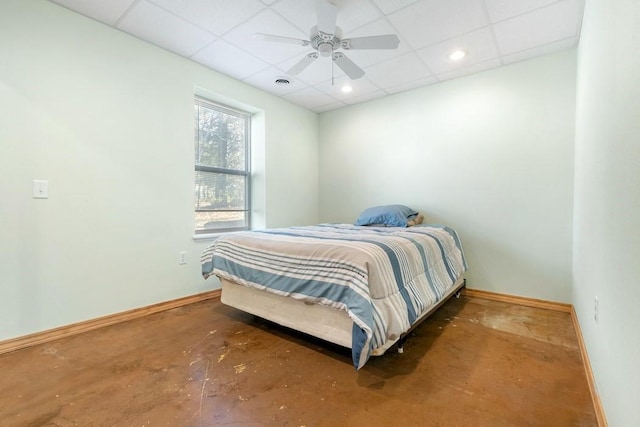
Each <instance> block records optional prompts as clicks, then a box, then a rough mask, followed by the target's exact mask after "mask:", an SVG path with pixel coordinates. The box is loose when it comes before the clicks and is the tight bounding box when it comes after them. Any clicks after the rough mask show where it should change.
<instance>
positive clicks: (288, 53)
mask: <svg viewBox="0 0 640 427" xmlns="http://www.w3.org/2000/svg"><path fill="white" fill-rule="evenodd" d="M255 33H267V34H275V35H279V36H285V37H292V38H296V39H306V36H305V34H304V33H303V32H302V31H300V30H299V29H298V28H296V27H294V26H293V25H291V24H290V23H288V22H287V21H286V20H284V19H283V18H282V17H281V16H280V15H278V14H277V13H275V12H274V11H272V10H271V9H265V10H264V11H262V12H260V13H258V14H257V15H255V16H254V17H252V18H250V19H249V20H247V21H246V22H244V23H243V24H242V25H239V26H237V27H236V28H234V29H233V30H231V31H229V32H228V33H227V34H225V35H224V37H223V38H224V39H225V40H226V41H227V42H229V43H232V44H234V45H236V46H242V48H243V49H244V50H245V51H247V52H249V53H251V54H253V55H255V56H257V57H258V58H260V59H262V60H263V61H265V62H268V63H269V64H272V65H274V64H277V63H279V62H282V61H284V60H285V59H288V58H291V57H293V56H296V55H302V54H304V53H305V52H306V51H307V50H308V49H309V48H308V47H303V46H300V45H296V44H289V43H276V42H269V41H265V40H261V39H257V38H255V37H254V35H255Z"/></svg>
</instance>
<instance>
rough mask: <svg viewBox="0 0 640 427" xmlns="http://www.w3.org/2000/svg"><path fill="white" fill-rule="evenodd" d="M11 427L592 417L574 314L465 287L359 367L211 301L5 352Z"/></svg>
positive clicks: (523, 422) (323, 346)
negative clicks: (400, 346) (397, 344)
mask: <svg viewBox="0 0 640 427" xmlns="http://www.w3.org/2000/svg"><path fill="white" fill-rule="evenodd" d="M0 425H1V426H77V425H78V426H112V425H113V426H213V425H233V426H263V425H277V426H318V425H327V426H328V425H332V426H333V425H336V426H377V425H381V426H382V425H383V426H594V425H596V417H595V412H594V408H593V405H592V402H591V398H590V395H589V391H588V385H587V380H586V376H585V373H584V367H583V364H582V361H581V358H580V352H579V349H578V342H577V339H576V334H575V330H574V329H573V326H572V322H571V318H570V315H569V314H567V313H562V312H555V311H548V310H542V309H534V308H528V307H522V306H518V305H511V304H506V303H501V302H495V301H488V300H484V299H479V298H470V297H466V296H463V297H462V298H460V299H452V300H450V301H449V302H448V303H447V304H445V305H444V306H443V307H442V308H441V309H440V310H439V311H438V312H436V313H435V314H434V315H433V316H432V317H431V318H430V319H428V320H427V321H426V322H424V323H423V324H422V325H421V326H420V327H418V328H417V329H416V330H415V332H414V333H413V334H412V337H411V338H410V339H409V341H408V342H407V343H406V345H405V352H404V353H403V354H398V353H397V352H396V351H395V348H393V349H391V350H390V351H388V352H387V354H385V355H384V356H381V357H374V358H372V359H371V360H370V361H369V362H368V363H367V365H366V366H365V367H364V368H363V369H361V370H360V371H358V372H356V371H355V370H354V368H353V366H352V364H351V356H350V352H349V350H346V349H343V348H341V347H337V346H333V345H331V344H327V343H325V342H322V341H319V340H316V339H313V338H310V337H307V336H304V335H302V334H298V333H296V332H293V331H290V330H286V329H283V328H280V327H278V326H276V325H273V324H271V323H269V322H266V321H264V320H261V319H258V318H255V317H253V316H251V315H247V314H245V313H241V312H238V311H236V310H234V309H232V308H229V307H226V306H224V305H222V304H221V303H220V302H219V301H215V300H214V301H206V302H202V303H197V304H192V305H190V306H185V307H182V308H178V309H174V310H170V311H167V312H163V313H159V314H155V315H151V316H148V317H146V318H143V319H138V320H133V321H129V322H126V323H122V324H119V325H115V326H111V327H106V328H103V329H99V330H96V331H92V332H87V333H84V334H81V335H77V336H74V337H70V338H65V339H61V340H58V341H55V342H50V343H48V344H44V345H39V346H36V347H32V348H28V349H24V350H20V351H16V352H13V353H9V354H5V355H3V356H0Z"/></svg>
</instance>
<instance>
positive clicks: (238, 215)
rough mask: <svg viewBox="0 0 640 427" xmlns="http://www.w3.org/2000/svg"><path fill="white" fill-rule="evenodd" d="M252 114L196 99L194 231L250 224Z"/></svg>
mask: <svg viewBox="0 0 640 427" xmlns="http://www.w3.org/2000/svg"><path fill="white" fill-rule="evenodd" d="M250 120H251V116H250V114H249V113H247V112H243V111H237V110H234V109H231V108H229V107H226V106H223V105H219V104H215V103H213V102H212V101H209V100H206V99H204V98H199V97H197V98H196V100H195V188H194V190H195V194H194V196H195V218H196V234H206V233H216V232H222V231H236V230H246V229H248V228H249V216H250V215H249V213H250V210H249V200H250V177H251V174H250V170H249V141H250V128H251V126H250V125H251V122H250Z"/></svg>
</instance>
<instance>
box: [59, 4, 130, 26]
mask: <svg viewBox="0 0 640 427" xmlns="http://www.w3.org/2000/svg"><path fill="white" fill-rule="evenodd" d="M51 1H53V2H54V3H57V4H59V5H62V6H64V7H67V8H69V9H71V10H74V11H76V12H78V13H80V14H82V15H85V16H88V17H89V18H93V19H96V20H98V21H100V22H104V23H105V24H108V25H113V24H115V23H116V22H117V21H118V19H119V18H120V17H121V16H122V14H123V13H124V12H126V10H127V9H128V8H129V7H130V6H131V5H132V4H133V2H134V1H135V0H111V1H108V2H106V1H104V0H51Z"/></svg>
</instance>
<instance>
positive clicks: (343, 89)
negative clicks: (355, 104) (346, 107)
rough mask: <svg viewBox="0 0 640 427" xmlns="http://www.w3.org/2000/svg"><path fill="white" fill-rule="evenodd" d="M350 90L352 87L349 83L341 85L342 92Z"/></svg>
mask: <svg viewBox="0 0 640 427" xmlns="http://www.w3.org/2000/svg"><path fill="white" fill-rule="evenodd" d="M352 90H353V88H352V87H351V86H349V85H344V86H342V91H343V92H344V93H349V92H351V91H352Z"/></svg>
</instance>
